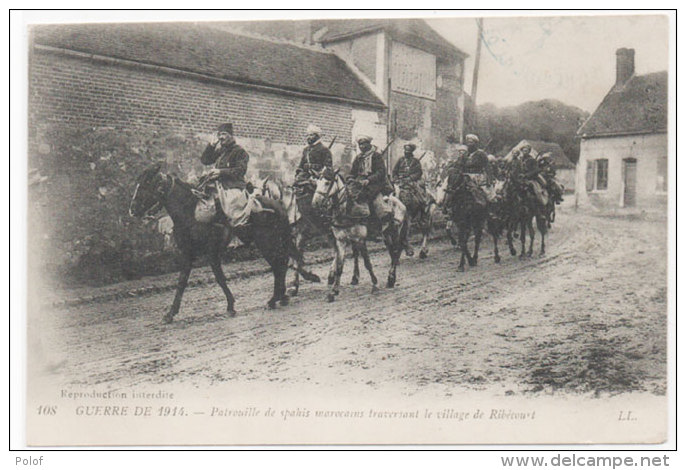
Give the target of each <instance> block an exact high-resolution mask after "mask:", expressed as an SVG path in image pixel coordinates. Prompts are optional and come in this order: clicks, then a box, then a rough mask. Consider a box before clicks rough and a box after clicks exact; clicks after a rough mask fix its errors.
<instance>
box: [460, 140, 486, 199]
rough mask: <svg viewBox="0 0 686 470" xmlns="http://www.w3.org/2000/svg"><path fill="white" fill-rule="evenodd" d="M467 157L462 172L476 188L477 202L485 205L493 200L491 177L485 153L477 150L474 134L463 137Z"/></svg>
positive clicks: (477, 145) (477, 143) (477, 141)
mask: <svg viewBox="0 0 686 470" xmlns="http://www.w3.org/2000/svg"><path fill="white" fill-rule="evenodd" d="M465 143H466V144H467V152H468V154H469V155H468V156H467V158H466V160H465V163H464V172H465V173H466V174H467V175H468V176H469V177H470V178H471V180H472V181H473V182H474V183H476V186H478V189H479V190H477V191H475V197H476V198H477V202H478V203H480V204H482V205H486V203H487V202H488V201H489V200H491V199H492V198H493V194H492V193H493V175H492V173H491V165H490V162H489V160H488V155H487V154H486V152H484V151H483V150H481V149H480V148H479V137H478V136H476V135H474V134H467V135H466V136H465Z"/></svg>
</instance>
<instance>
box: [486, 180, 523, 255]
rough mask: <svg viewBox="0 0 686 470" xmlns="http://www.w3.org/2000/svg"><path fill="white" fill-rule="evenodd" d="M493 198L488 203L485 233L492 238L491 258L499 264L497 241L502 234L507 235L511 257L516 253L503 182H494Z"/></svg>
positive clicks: (512, 222)
mask: <svg viewBox="0 0 686 470" xmlns="http://www.w3.org/2000/svg"><path fill="white" fill-rule="evenodd" d="M494 193H495V195H494V197H493V199H492V200H490V201H489V202H488V218H487V220H486V231H487V232H488V233H489V234H490V235H491V237H493V258H494V260H495V262H496V263H500V253H499V252H498V241H499V239H500V237H501V236H502V234H503V232H506V233H507V244H508V246H509V248H510V253H511V254H512V256H514V255H516V254H517V252H516V251H515V249H514V246H513V245H512V231H513V226H514V225H513V224H514V221H513V218H512V216H511V213H510V208H509V207H508V206H507V204H506V202H505V194H504V193H505V181H503V180H496V182H495V187H494Z"/></svg>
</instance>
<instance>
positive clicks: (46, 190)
mask: <svg viewBox="0 0 686 470" xmlns="http://www.w3.org/2000/svg"><path fill="white" fill-rule="evenodd" d="M362 111H366V113H364V114H365V116H366V120H360V119H359V118H356V117H355V116H356V115H358V114H360V112H362ZM367 114H371V115H372V116H371V117H369V116H367ZM374 115H375V116H376V118H377V119H374ZM225 121H232V122H233V123H234V129H235V133H236V137H237V140H238V142H239V144H241V145H243V146H244V147H245V148H246V150H248V152H249V154H250V156H251V157H250V164H249V172H248V176H251V174H255V175H258V176H261V175H262V173H270V174H274V172H278V173H279V174H280V175H284V176H290V177H292V174H293V172H294V170H295V165H296V164H297V163H298V162H299V159H300V155H301V152H302V148H303V146H304V138H305V129H306V127H307V125H308V124H310V123H315V124H317V125H319V126H320V127H321V128H322V130H323V132H324V134H325V135H324V139H323V140H324V142H325V143H327V144H328V143H329V142H330V141H331V139H332V138H333V137H334V136H336V145H335V146H334V147H333V148H332V152H333V154H334V163H338V162H344V161H347V160H349V158H350V155H351V153H352V152H353V147H352V132H353V127H355V128H356V129H357V131H358V132H369V131H368V130H367V129H366V127H365V126H367V127H369V126H371V127H373V128H375V126H377V125H379V124H377V122H378V123H380V125H383V121H384V113H383V112H381V113H377V111H376V110H373V109H372V110H371V112H370V111H369V110H368V109H365V108H361V107H357V106H353V105H351V104H346V103H336V102H328V101H322V100H317V101H315V100H311V99H307V98H300V97H295V96H286V95H280V94H276V93H269V92H263V91H257V90H254V89H248V88H239V87H236V86H228V85H224V84H219V83H215V82H210V81H201V80H197V79H193V78H189V77H184V76H179V75H171V74H169V73H163V72H162V71H160V72H155V71H151V70H147V69H146V70H143V69H140V68H138V67H131V66H124V65H121V64H116V63H112V62H105V61H101V60H92V59H88V58H78V57H68V56H65V55H62V54H59V55H58V54H55V53H52V52H48V51H40V50H34V51H32V54H31V57H30V69H29V142H28V151H29V152H28V153H29V154H28V161H29V168H30V169H31V170H32V174H33V173H34V172H37V173H36V174H34V175H33V179H34V180H36V181H40V183H36V184H32V185H31V186H30V188H29V199H30V206H29V225H30V230H29V233H30V234H31V235H30V240H29V243H30V246H31V251H32V253H34V257H33V258H34V261H35V262H36V263H38V264H40V265H41V266H35V269H36V272H44V273H47V274H48V275H49V276H50V277H51V278H54V279H55V280H56V282H75V283H94V284H102V283H108V282H114V281H118V280H121V279H127V278H131V277H138V276H140V275H144V274H156V273H158V272H161V271H163V270H164V269H166V268H165V267H164V266H167V265H166V264H165V263H167V258H165V257H164V256H162V255H163V253H162V250H163V237H162V236H161V235H160V234H159V233H157V231H156V228H155V227H154V226H152V227H151V226H150V225H146V224H144V223H143V222H142V221H140V220H138V219H133V218H131V217H129V216H128V204H129V201H130V198H131V196H132V193H133V188H134V187H135V179H136V177H137V176H138V175H139V174H140V172H141V171H142V169H143V168H145V166H147V165H149V164H151V163H152V162H153V161H160V160H162V161H165V162H166V171H168V172H173V173H176V174H177V175H179V176H180V177H181V178H182V179H184V180H187V181H191V182H192V181H194V179H196V178H197V177H198V176H199V175H200V173H201V172H202V171H203V170H204V167H203V165H201V164H200V163H199V156H200V154H201V153H202V150H203V149H204V147H205V145H206V142H207V140H208V139H212V138H214V137H213V136H214V131H215V129H216V126H217V125H218V124H219V123H221V122H225ZM358 121H359V122H358ZM362 121H364V122H362ZM367 121H369V122H367ZM155 260H158V261H159V262H158V261H155Z"/></svg>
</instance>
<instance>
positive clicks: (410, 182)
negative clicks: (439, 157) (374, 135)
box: [393, 144, 429, 205]
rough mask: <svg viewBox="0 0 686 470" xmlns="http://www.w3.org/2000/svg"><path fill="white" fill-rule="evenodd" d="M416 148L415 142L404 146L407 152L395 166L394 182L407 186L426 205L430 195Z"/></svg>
mask: <svg viewBox="0 0 686 470" xmlns="http://www.w3.org/2000/svg"><path fill="white" fill-rule="evenodd" d="M416 148H417V146H416V145H415V144H406V145H405V146H404V150H405V154H404V155H403V156H402V158H400V160H398V162H397V163H396V164H395V167H394V168H393V183H394V184H397V185H399V186H404V187H407V188H408V189H409V190H410V191H411V192H412V195H413V196H414V197H415V198H416V200H417V202H418V203H419V204H421V205H426V204H427V203H428V202H429V195H428V194H427V193H426V187H425V186H424V184H423V181H422V176H423V171H422V165H421V163H420V162H419V160H418V159H417V158H416V157H415V156H414V151H415V149H416Z"/></svg>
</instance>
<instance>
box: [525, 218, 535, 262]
mask: <svg viewBox="0 0 686 470" xmlns="http://www.w3.org/2000/svg"><path fill="white" fill-rule="evenodd" d="M528 227H529V251H528V252H527V256H528V257H531V256H532V255H533V254H534V238H536V230H535V229H534V218H533V217H531V218H530V219H529V223H528Z"/></svg>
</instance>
